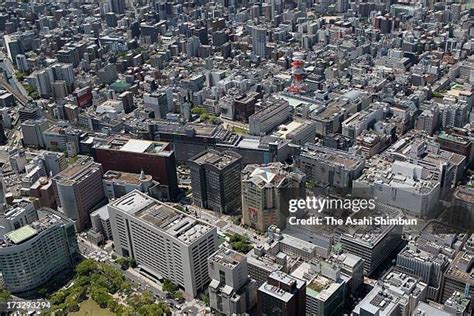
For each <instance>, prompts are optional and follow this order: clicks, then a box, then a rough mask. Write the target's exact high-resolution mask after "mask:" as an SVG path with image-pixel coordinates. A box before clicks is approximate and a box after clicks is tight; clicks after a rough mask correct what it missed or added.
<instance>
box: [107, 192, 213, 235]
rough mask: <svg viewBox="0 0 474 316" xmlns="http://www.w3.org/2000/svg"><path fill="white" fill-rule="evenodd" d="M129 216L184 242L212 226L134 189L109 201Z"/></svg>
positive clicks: (203, 232) (112, 205)
mask: <svg viewBox="0 0 474 316" xmlns="http://www.w3.org/2000/svg"><path fill="white" fill-rule="evenodd" d="M109 206H111V207H114V208H116V209H119V210H121V211H122V212H125V213H127V214H129V215H130V216H132V217H134V218H136V219H138V220H140V221H142V222H143V223H146V224H149V225H151V226H153V227H155V228H156V229H158V230H161V231H163V232H165V233H167V234H168V235H170V236H172V237H174V238H177V239H179V240H181V241H182V242H184V243H186V244H190V243H192V242H193V241H194V240H196V239H198V238H199V237H201V236H202V235H203V234H205V233H207V232H208V231H210V230H211V229H212V228H213V226H210V225H209V224H206V223H203V222H200V221H198V220H197V219H195V218H194V217H191V216H188V215H186V214H184V213H182V212H181V211H179V210H177V209H175V208H173V207H172V206H170V205H168V204H165V203H163V202H160V201H158V200H155V199H153V198H151V197H150V196H148V195H146V194H144V193H142V192H140V191H138V190H134V191H132V192H130V193H129V194H127V195H125V196H123V197H121V198H119V199H118V200H116V201H113V202H111V203H109Z"/></svg>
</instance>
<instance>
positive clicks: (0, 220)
mask: <svg viewBox="0 0 474 316" xmlns="http://www.w3.org/2000/svg"><path fill="white" fill-rule="evenodd" d="M37 219H38V214H37V213H36V210H35V209H34V208H33V204H31V203H27V202H21V203H18V204H15V205H12V206H8V207H1V211H0V236H3V235H5V234H7V233H9V232H11V231H13V230H16V229H18V228H21V227H23V226H25V225H28V224H31V223H32V222H33V221H35V220H37Z"/></svg>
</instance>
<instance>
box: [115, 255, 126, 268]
mask: <svg viewBox="0 0 474 316" xmlns="http://www.w3.org/2000/svg"><path fill="white" fill-rule="evenodd" d="M115 262H116V263H117V264H118V265H120V268H121V269H122V270H127V269H128V268H129V267H130V262H129V261H128V259H127V258H123V257H121V258H118V259H117V260H115Z"/></svg>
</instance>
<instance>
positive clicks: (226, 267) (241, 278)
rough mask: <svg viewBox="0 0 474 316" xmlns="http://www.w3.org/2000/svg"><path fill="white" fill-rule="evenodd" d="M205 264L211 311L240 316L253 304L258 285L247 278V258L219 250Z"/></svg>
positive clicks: (233, 252)
mask: <svg viewBox="0 0 474 316" xmlns="http://www.w3.org/2000/svg"><path fill="white" fill-rule="evenodd" d="M207 260H208V263H209V277H210V278H211V283H210V284H209V301H210V306H211V309H213V310H216V311H217V312H219V313H221V314H223V315H235V314H237V315H241V314H245V313H247V312H249V311H250V310H251V309H252V308H253V307H254V305H255V303H256V298H257V282H256V281H255V280H253V279H251V278H250V277H249V274H248V269H247V257H245V256H244V255H242V254H240V253H238V252H236V251H234V250H231V249H228V248H225V247H222V248H219V250H217V251H216V252H215V253H213V254H212V255H211V256H210V257H209V259H207Z"/></svg>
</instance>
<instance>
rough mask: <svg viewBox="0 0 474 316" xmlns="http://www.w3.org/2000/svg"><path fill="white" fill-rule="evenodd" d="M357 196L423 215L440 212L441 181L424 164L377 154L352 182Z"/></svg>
mask: <svg viewBox="0 0 474 316" xmlns="http://www.w3.org/2000/svg"><path fill="white" fill-rule="evenodd" d="M352 187H353V193H355V194H356V195H357V196H361V197H366V198H374V199H377V202H378V203H381V204H386V205H390V206H393V207H398V208H401V209H403V210H405V211H408V212H410V213H412V214H414V215H417V216H421V217H428V216H432V214H434V213H435V212H436V206H437V205H438V201H439V196H440V183H439V181H437V179H436V178H435V175H434V174H433V173H430V171H429V170H427V169H426V168H424V167H423V166H422V165H418V164H413V163H409V162H406V161H398V160H396V161H395V162H393V163H392V162H390V161H388V160H384V159H382V158H373V159H372V160H371V161H370V163H369V165H368V167H367V168H366V169H365V173H364V174H363V175H362V176H360V177H359V178H358V179H355V180H354V181H353V183H352Z"/></svg>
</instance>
